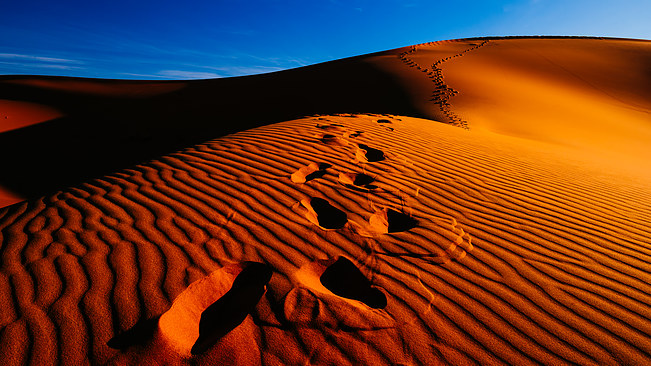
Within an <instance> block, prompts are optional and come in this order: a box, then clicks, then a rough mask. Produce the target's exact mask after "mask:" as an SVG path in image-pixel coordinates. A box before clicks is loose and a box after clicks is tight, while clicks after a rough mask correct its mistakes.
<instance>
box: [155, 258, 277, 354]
mask: <svg viewBox="0 0 651 366" xmlns="http://www.w3.org/2000/svg"><path fill="white" fill-rule="evenodd" d="M271 276H272V271H271V269H270V268H269V267H268V266H267V265H265V264H263V263H258V262H243V263H240V264H233V265H228V266H225V267H223V268H221V269H219V270H217V271H214V272H212V273H211V274H209V275H208V276H206V277H205V278H203V279H201V280H199V281H196V282H194V283H192V284H191V285H190V286H189V287H188V288H187V289H186V290H185V291H183V292H182V293H181V294H180V295H179V296H178V297H177V298H176V299H175V300H174V302H173V303H172V306H171V307H170V309H169V310H168V311H166V312H165V313H164V314H163V315H162V316H161V317H160V320H159V322H158V333H159V335H160V336H161V337H162V338H163V339H164V340H166V342H167V343H168V344H169V345H170V346H172V347H173V348H174V349H175V350H176V351H177V352H179V353H180V354H182V355H184V356H191V355H196V354H200V353H203V352H204V351H206V350H208V349H209V348H210V347H212V346H213V345H214V344H215V343H217V342H218V341H219V340H220V339H221V338H222V337H224V336H226V335H227V334H228V333H229V332H231V331H232V330H234V329H235V328H237V327H238V326H239V325H240V324H242V322H244V320H245V319H246V317H247V316H248V315H249V314H250V313H251V312H252V311H253V309H254V308H255V306H256V305H257V303H258V301H259V300H260V298H261V297H262V295H263V294H264V293H265V291H266V285H267V283H268V282H269V281H270V280H271Z"/></svg>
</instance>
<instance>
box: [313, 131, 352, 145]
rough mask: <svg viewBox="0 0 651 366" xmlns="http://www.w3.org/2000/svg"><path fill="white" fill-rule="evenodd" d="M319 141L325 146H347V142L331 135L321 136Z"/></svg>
mask: <svg viewBox="0 0 651 366" xmlns="http://www.w3.org/2000/svg"><path fill="white" fill-rule="evenodd" d="M319 141H321V142H322V143H324V144H326V145H337V146H346V145H348V141H346V140H344V139H343V138H341V137H339V136H337V135H333V134H329V133H326V134H323V135H321V137H319Z"/></svg>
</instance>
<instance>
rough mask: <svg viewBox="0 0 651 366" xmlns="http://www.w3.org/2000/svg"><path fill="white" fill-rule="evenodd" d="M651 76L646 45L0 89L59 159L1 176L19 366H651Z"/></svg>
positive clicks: (3, 271)
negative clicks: (78, 101)
mask: <svg viewBox="0 0 651 366" xmlns="http://www.w3.org/2000/svg"><path fill="white" fill-rule="evenodd" d="M650 64H651V43H650V42H647V41H630V40H601V39H473V40H460V41H445V42H435V43H429V44H423V45H417V46H413V47H406V48H402V49H397V50H391V51H387V52H382V53H378V54H372V55H368V56H361V57H356V58H352V59H346V60H340V61H335V62H333V63H327V64H321V65H315V66H310V67H307V68H302V69H297V70H290V71H286V72H280V73H274V74H268V75H261V76H254V77H248V78H235V79H227V80H208V81H198V82H196V81H195V82H178V83H177V82H171V83H161V84H160V85H158V84H156V83H153V82H142V84H138V83H139V82H123V83H119V82H117V84H112V83H114V82H110V83H109V82H106V81H102V80H77V81H75V82H74V83H72V82H71V81H70V80H68V79H61V80H59V79H57V78H51V79H48V80H47V83H43V82H41V79H40V78H39V77H33V78H22V79H21V80H19V81H18V82H17V81H15V80H13V79H11V78H6V79H2V80H0V98H3V99H5V100H9V101H11V102H9V104H7V105H11V106H14V107H15V108H17V107H18V106H20V107H21V108H22V106H25V105H27V104H25V103H36V102H37V100H38V104H39V105H40V106H42V108H41V107H39V108H37V109H34V112H33V113H34V114H31V115H30V114H28V113H27V112H25V113H26V114H24V115H22V117H20V118H22V121H25V122H24V123H23V124H22V125H20V126H18V125H16V126H14V127H8V128H6V129H5V131H6V132H5V133H3V134H0V140H2V141H6V142H7V143H9V142H11V141H30V140H29V139H28V137H32V139H36V140H32V141H37V142H38V141H42V142H43V144H45V146H55V145H61V150H56V149H50V150H47V151H49V152H50V156H46V153H47V151H44V150H43V148H42V146H40V145H39V146H37V145H34V146H32V145H29V144H23V145H20V146H22V150H20V149H19V145H18V144H17V143H16V144H15V145H13V146H12V147H13V148H14V149H17V150H16V153H15V154H14V155H12V156H11V159H13V160H12V161H13V162H12V163H7V162H2V163H0V164H2V167H3V169H4V171H3V173H4V172H6V173H7V174H8V175H5V176H3V177H1V178H0V184H3V187H6V189H7V191H8V192H12V194H13V192H15V195H16V196H17V197H29V199H27V200H25V201H22V202H18V203H16V204H13V205H11V206H7V207H5V208H3V209H0V235H1V236H0V238H1V241H2V246H1V247H0V248H1V249H0V250H1V252H0V253H1V260H2V262H1V267H0V294H2V296H1V297H0V329H1V330H0V352H1V354H2V355H4V358H3V363H4V364H8V365H21V364H34V365H50V364H66V365H81V364H88V363H91V364H112V365H122V364H138V365H146V364H151V365H155V364H170V365H197V364H198V365H212V364H241V365H252V364H265V365H305V364H315V365H333V364H334V365H346V364H368V365H382V364H387V365H396V364H399V365H400V364H401V365H415V364H450V365H466V364H481V365H492V364H521V365H526V364H539V363H543V364H549V365H562V364H582V365H604V364H612V365H616V364H627V365H629V364H635V365H642V364H649V363H651V317H650V316H649V314H651V274H650V271H651V244H650V243H651V190H650V189H649V188H650V186H651V176H650V175H649V171H651V163H650V161H651V160H650V159H649V158H651V156H650V155H649V154H650V150H649V148H648V146H651V123H650V122H651V118H649V111H650V109H651V92H650V89H649V85H651V74H649V72H648V65H650ZM367 68H370V69H372V70H374V71H373V72H371V71H368V74H363V73H362V74H360V72H359V71H360V70H370V69H367ZM321 73H323V74H321ZM376 73H377V74H376ZM374 75H381V76H382V77H383V78H385V79H381V80H386V82H387V83H389V80H390V84H383V85H385V86H386V85H388V86H386V89H382V87H381V86H376V85H375V84H374V83H375V81H374V80H377V79H375V78H374ZM355 78H357V79H355ZM346 79H348V80H353V81H354V83H356V84H354V85H346V84H341V83H342V80H346ZM300 80H308V81H310V82H311V83H309V84H305V86H306V88H307V87H309V88H308V89H298V90H284V91H281V92H278V93H276V94H274V93H271V91H272V90H273V86H274V85H275V87H276V88H278V89H279V90H280V89H282V88H284V87H286V86H287V85H288V83H289V84H291V83H298V84H291V85H299V84H300V83H302V81H300ZM317 80H320V81H321V83H318V82H316V81H317ZM59 82H60V84H59ZM258 83H259V85H260V89H252V88H254V86H255V85H258ZM351 83H353V82H351ZM109 84H110V85H109ZM17 85H18V86H17ZM107 85H108V86H107ZM300 85H303V84H300ZM337 85H340V87H341V89H342V91H341V95H338V94H337V88H336V86H337ZM136 86H138V87H139V88H140V89H138V90H140V91H138V92H136V89H137V88H136V89H134V88H135V87H136ZM222 88H226V89H222ZM344 89H348V90H344ZM128 90H130V91H128ZM364 90H366V92H365V93H364V94H359V101H358V102H359V109H356V108H355V109H353V108H352V107H351V105H353V104H354V103H353V102H354V100H351V99H350V98H351V97H352V96H353V95H355V94H356V93H361V92H362V91H364ZM245 91H248V92H249V94H247V93H245ZM260 91H263V92H269V93H266V94H265V93H262V94H260ZM12 93H16V95H19V96H20V98H18V97H15V98H13V99H12V97H11V95H12ZM70 93H72V94H73V95H85V98H87V99H85V100H86V101H87V102H88V104H87V105H86V106H83V107H82V106H77V105H75V104H74V103H72V102H70V101H69V100H68V99H67V98H68V97H67V96H66V95H69V94H70ZM251 93H253V94H251ZM310 93H312V96H313V97H314V98H317V99H315V101H314V102H309V103H311V104H309V105H307V106H306V105H305V104H301V105H299V104H297V105H296V110H298V112H297V113H298V114H299V115H296V116H294V112H293V110H291V108H292V105H293V103H291V100H290V101H286V100H285V99H286V98H287V97H295V98H297V99H296V100H298V101H302V102H305V103H308V102H306V100H307V99H301V98H304V96H305V95H309V94H310ZM348 93H350V94H348ZM229 95H230V96H229ZM329 95H331V96H332V97H331V99H327V98H328V96H329ZM342 95H343V96H342ZM396 95H401V96H403V99H401V100H396V99H395V98H394V97H395V96H396ZM245 96H246V98H245ZM344 97H345V98H344ZM47 98H52V100H54V101H56V102H52V103H48V102H47V100H48V99H47ZM193 98H194V99H193ZM229 98H231V99H229ZM241 98H243V99H242V100H240V99H241ZM247 98H248V99H247ZM305 98H307V97H305ZM319 98H321V99H319ZM16 99H20V100H16ZM163 101H164V102H165V103H167V104H159V103H161V102H163ZM175 101H176V103H177V104H176V107H173V104H171V103H173V102H175ZM231 102H232V103H231ZM233 103H235V104H233ZM237 103H239V104H237ZM0 105H1V104H0ZM229 105H230V107H229ZM247 105H248V109H246V108H244V106H247ZM100 106H104V107H105V108H106V109H105V110H100V109H97V108H100ZM156 108H160V110H163V111H165V112H166V113H162V112H161V111H160V110H158V112H156V110H157V109H156ZM308 109H312V111H311V113H305V112H307V110H308ZM26 110H30V111H31V110H32V109H29V108H28V109H26ZM94 110H96V111H97V119H92V118H90V116H92V115H93V114H92V112H93V111H94ZM148 111H149V112H148ZM127 112H133V113H134V115H135V116H137V118H136V117H134V116H133V115H129V113H127ZM12 113H14V112H12ZM30 113H32V112H30ZM57 113H58V114H57ZM102 113H104V114H102ZM147 113H151V118H150V119H147V118H146V117H147V115H148V114H147ZM265 114H268V115H269V119H268V120H264V118H262V117H263V116H264V115H265ZM120 116H124V117H123V119H121V118H120ZM238 116H240V117H238ZM251 116H253V117H251ZM154 117H155V118H154ZM254 117H255V118H254ZM141 119H142V122H141V124H138V123H136V122H137V121H140V120H141ZM93 123H99V124H100V125H98V126H95V128H89V129H82V130H81V131H78V129H79V128H81V127H80V126H85V125H91V124H93ZM185 130H187V133H186V135H183V136H181V135H180V134H183V131H185ZM43 131H49V132H51V135H49V136H48V140H52V141H54V142H56V144H55V143H52V145H47V141H46V139H45V138H43V137H36V134H37V133H42V132H43ZM57 131H59V132H57ZM73 131H78V132H74V133H73ZM89 131H90V132H89ZM103 131H106V133H102V132H103ZM91 132H92V133H91ZM84 133H89V134H90V135H89V137H88V139H89V141H93V142H94V143H93V144H90V143H89V142H88V141H87V142H85V143H84V142H81V143H79V144H77V145H76V142H75V141H76V139H77V138H78V137H79V136H82V135H83V134H84ZM70 134H73V135H74V136H73V137H74V138H73V137H71V136H69V135H70ZM7 136H9V137H7ZM138 136H139V137H140V138H141V139H140V140H137V139H136V140H134V138H135V137H138ZM152 136H153V137H152ZM10 137H11V139H10ZM3 138H4V140H3ZM39 138H40V140H39ZM184 143H186V144H187V145H186V146H181V145H182V144H184ZM66 144H67V145H66ZM5 146H8V145H5ZM645 147H646V148H645ZM5 149H6V147H5ZM84 151H88V154H87V156H86V157H85V158H81V157H79V158H77V157H73V152H74V153H77V152H78V153H84ZM102 151H103V152H104V154H105V155H106V157H104V158H102V157H101V156H102V155H101V154H100V153H101V152H102ZM22 152H24V154H22ZM152 153H157V154H158V155H157V156H152V155H151V154H152ZM40 156H43V159H46V160H47V162H48V166H45V165H40V164H43V163H39V162H38V161H37V159H36V158H38V157H40ZM67 157H70V158H69V159H67ZM134 159H135V160H134ZM93 161H94V162H95V163H96V164H95V165H94V166H93V167H89V169H90V170H91V171H92V172H95V173H100V172H101V173H102V174H101V175H97V176H89V175H88V174H90V173H88V172H84V171H83V169H84V167H85V165H84V164H91V163H92V162H93ZM32 162H33V163H32ZM30 164H33V165H30ZM52 164H54V165H52ZM57 164H58V165H57ZM56 172H59V173H60V174H68V175H67V176H66V177H68V178H67V179H63V178H58V177H56V176H54V173H56ZM95 173H93V174H95ZM19 174H23V175H21V176H20V177H28V178H30V180H29V182H31V183H30V184H29V185H21V184H18V183H20V182H22V181H21V179H20V177H15V175H19ZM47 176H52V180H47V179H45V178H46V177H47ZM37 178H38V179H37ZM64 178H65V177H64ZM24 181H27V178H24ZM21 187H22V188H21ZM1 199H2V196H0V200H1ZM19 199H21V198H16V200H19ZM0 202H2V201H0ZM9 203H11V202H9Z"/></svg>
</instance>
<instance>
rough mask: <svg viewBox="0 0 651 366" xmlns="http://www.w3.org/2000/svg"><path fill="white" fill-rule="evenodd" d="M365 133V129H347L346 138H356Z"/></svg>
mask: <svg viewBox="0 0 651 366" xmlns="http://www.w3.org/2000/svg"><path fill="white" fill-rule="evenodd" d="M362 133H364V131H347V132H344V138H355V137H359V136H361V135H362Z"/></svg>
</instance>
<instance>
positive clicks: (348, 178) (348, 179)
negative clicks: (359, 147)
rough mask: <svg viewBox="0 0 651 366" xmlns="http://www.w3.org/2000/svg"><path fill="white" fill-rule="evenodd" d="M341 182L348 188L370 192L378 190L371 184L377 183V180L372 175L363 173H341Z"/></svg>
mask: <svg viewBox="0 0 651 366" xmlns="http://www.w3.org/2000/svg"><path fill="white" fill-rule="evenodd" d="M339 182H341V183H342V184H344V185H346V186H353V187H357V188H363V189H368V190H370V189H375V188H377V186H374V185H372V184H371V183H373V182H375V179H374V178H373V177H371V176H370V175H367V174H362V173H350V172H341V173H339Z"/></svg>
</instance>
